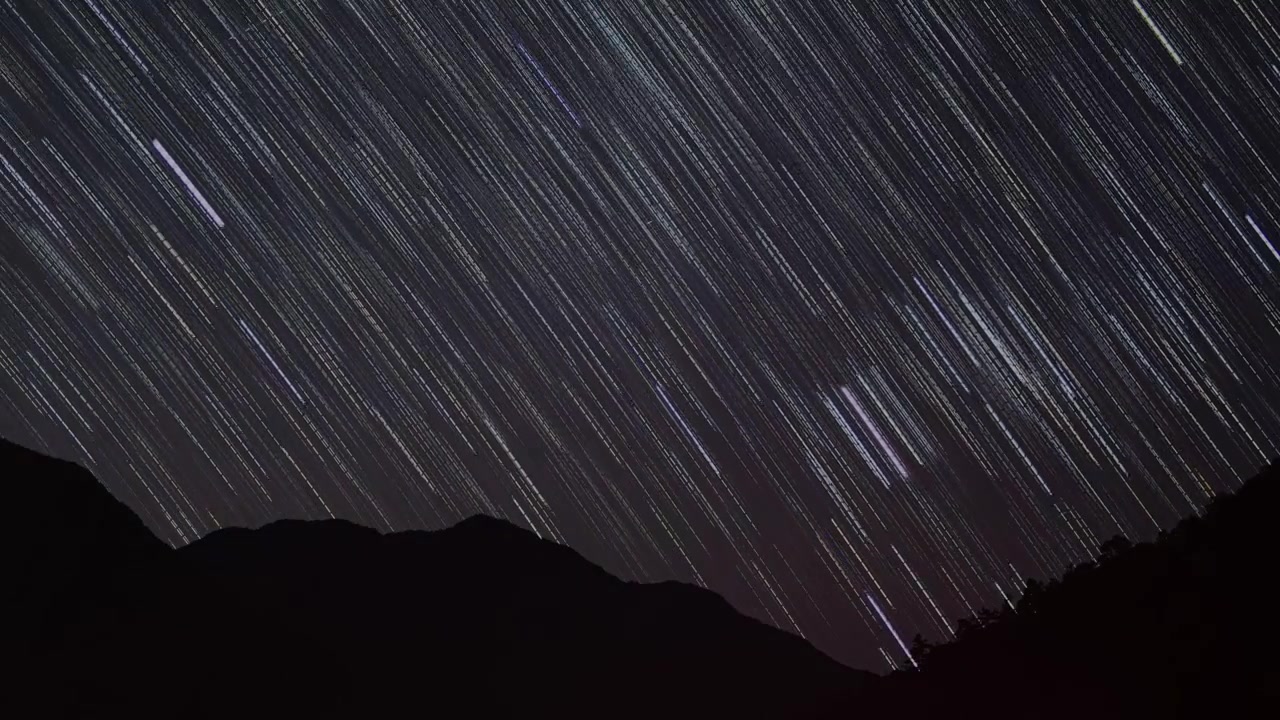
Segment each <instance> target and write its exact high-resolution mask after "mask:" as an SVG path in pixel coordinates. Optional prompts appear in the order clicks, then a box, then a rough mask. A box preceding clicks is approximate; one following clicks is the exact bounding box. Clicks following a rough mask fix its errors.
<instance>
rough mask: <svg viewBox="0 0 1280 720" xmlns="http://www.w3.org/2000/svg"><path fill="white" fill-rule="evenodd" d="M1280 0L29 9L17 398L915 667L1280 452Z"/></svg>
mask: <svg viewBox="0 0 1280 720" xmlns="http://www.w3.org/2000/svg"><path fill="white" fill-rule="evenodd" d="M1277 7H1280V6H1276V5H1275V4H1273V3H1264V2H1258V1H1257V0H1231V1H1229V2H1228V1H1226V0H1222V1H1220V2H1218V1H1215V2H1209V3H1203V4H1201V3H1190V2H1176V1H1174V0H1143V2H1141V3H1139V2H1136V1H1135V2H1132V3H1120V2H1104V1H1102V0H1096V1H1092V2H1091V1H1086V0H1081V1H1080V2H1072V3H1044V2H1039V1H1036V0H1000V1H998V2H992V3H986V4H978V5H975V4H972V3H967V2H958V1H955V0H950V1H949V0H911V1H909V2H864V3H844V2H780V1H775V0H766V1H764V2H754V3H747V2H739V1H737V0H728V1H726V2H718V3H692V2H679V1H673V2H653V3H648V2H645V3H641V2H618V3H603V4H596V3H587V2H570V3H559V2H554V3H532V2H512V3H496V2H480V1H469V2H459V3H430V4H412V3H401V2H364V1H361V0H346V1H344V2H338V1H336V0H335V1H334V2H327V1H326V2H304V3H288V4H273V3H259V2H231V1H227V2H213V1H208V2H197V1H195V0H178V1H177V2H171V3H131V2H123V1H120V0H117V1H109V0H92V1H90V0H85V2H83V3H80V2H68V3H28V2H11V3H6V4H4V5H3V6H2V7H0V28H3V30H0V82H3V85H4V88H5V92H3V93H0V433H3V434H4V435H6V436H9V437H13V438H15V439H18V440H22V441H26V442H29V443H32V444H35V445H39V446H42V447H44V448H46V449H49V450H51V451H54V452H59V453H61V454H64V455H66V456H68V457H73V458H76V459H78V460H80V461H81V462H84V463H86V464H88V465H89V466H90V467H91V468H92V469H93V470H94V471H95V472H97V473H98V475H99V476H100V477H101V478H103V480H104V481H105V482H107V483H108V484H109V485H110V486H111V488H112V490H113V491H114V492H115V493H117V495H119V496H120V497H121V498H122V499H124V500H126V501H127V502H128V503H129V504H130V505H131V506H133V507H134V508H136V509H137V510H138V512H139V513H140V514H141V515H142V516H143V517H144V518H145V519H146V520H147V522H148V523H149V524H150V525H151V526H152V527H153V528H155V529H156V531H157V532H159V533H160V534H161V535H162V536H164V537H165V538H167V539H169V540H170V541H172V542H175V543H182V542H187V541H190V540H192V539H194V538H196V537H198V536H199V535H201V534H203V533H206V532H209V531H211V530H213V529H215V528H217V527H221V526H225V525H232V524H242V525H243V524H247V525H256V524H260V523H263V522H265V521H267V520H269V519H273V518H276V517H281V516H294V517H329V516H334V515H336V516H340V517H345V518H349V519H352V520H356V521H358V522H362V523H365V524H369V525H372V526H375V527H379V528H383V529H390V528H396V529H402V528H411V527H440V526H442V525H445V524H448V523H452V522H454V521H456V520H459V519H461V518H462V517H464V516H466V515H469V514H472V513H477V512H485V513H490V514H495V515H500V516H504V517H507V518H510V519H512V520H514V521H516V522H520V523H523V524H524V525H526V526H528V527H530V528H531V529H532V530H534V531H536V532H538V533H540V534H542V535H543V536H545V537H549V538H553V539H556V540H560V541H563V542H566V543H568V544H570V545H572V546H573V547H575V548H578V549H580V550H581V551H582V552H583V553H584V554H585V555H586V556H588V557H589V558H591V559H593V560H595V561H597V562H599V563H601V564H602V565H604V566H605V567H606V568H608V569H610V570H612V571H614V572H616V573H619V574H621V575H624V576H626V577H630V578H638V579H649V580H655V579H666V578H676V579H683V580H688V581H694V582H699V583H702V584H705V585H707V586H708V587H710V588H712V589H713V590H716V591H718V592H720V593H722V594H724V595H725V596H727V597H728V598H729V599H730V600H731V601H732V602H733V603H734V604H735V605H736V606H737V607H739V608H741V609H742V610H744V611H745V612H748V613H751V614H754V615H756V616H758V617H760V618H763V619H766V620H768V621H770V622H772V623H774V624H776V625H778V626H780V627H784V628H787V629H790V630H793V631H795V632H799V633H801V634H803V635H804V636H806V637H807V638H809V639H810V640H812V641H813V642H814V643H815V644H817V645H818V646H819V647H820V648H822V649H824V650H826V651H827V652H829V653H831V654H833V655H834V656H836V657H838V658H839V659H841V660H843V661H845V662H848V663H850V664H854V665H858V666H862V667H867V668H874V669H887V667H888V666H889V665H892V664H897V665H901V664H904V663H906V662H907V658H905V657H904V655H903V653H904V647H905V646H904V644H903V643H904V638H908V637H910V636H911V635H913V634H915V633H916V632H920V633H924V634H925V635H927V636H930V637H934V638H938V637H945V636H946V635H947V634H948V633H949V629H948V628H947V625H948V623H949V622H951V621H954V620H955V619H956V618H958V617H960V616H962V615H966V614H970V613H972V612H975V610H976V609H977V608H981V607H983V606H993V605H996V604H998V603H1002V602H1010V598H1011V596H1012V595H1016V593H1017V592H1018V589H1019V588H1020V587H1021V584H1022V579H1023V578H1024V577H1026V576H1041V577H1043V576H1049V575H1053V574H1055V573H1058V572H1061V570H1062V569H1063V568H1065V567H1067V566H1069V565H1070V564H1072V563H1075V562H1078V561H1081V560H1083V559H1085V558H1088V557H1089V556H1091V554H1092V553H1093V552H1094V549H1095V548H1096V547H1097V545H1098V543H1099V542H1100V541H1102V540H1105V539H1107V538H1109V537H1110V536H1112V535H1114V534H1116V533H1118V532H1125V533H1129V534H1130V535H1132V536H1137V537H1142V536H1150V535H1151V534H1153V533H1155V532H1156V531H1157V529H1158V528H1161V527H1167V526H1169V525H1171V524H1172V523H1173V522H1174V521H1175V520H1176V519H1178V518H1180V517H1182V516H1184V515H1186V514H1189V513H1192V512H1196V511H1198V510H1200V509H1202V508H1203V507H1204V506H1205V504H1206V502H1207V500H1208V499H1209V497H1210V496H1211V495H1212V494H1213V493H1215V492H1219V491H1225V490H1230V489H1232V488H1233V487H1234V486H1235V483H1236V482H1237V480H1236V478H1238V477H1240V476H1242V475H1247V474H1249V473H1250V472H1251V471H1252V470H1254V469H1255V468H1256V467H1257V466H1258V465H1259V464H1260V463H1262V462H1264V460H1265V459H1266V458H1267V457H1268V456H1269V455H1271V454H1272V453H1273V452H1274V451H1275V438H1276V437H1277V433H1278V432H1280V417H1278V416H1277V414H1276V411H1275V409H1274V408H1275V407H1276V406H1277V401H1280V385H1278V384H1277V382H1276V380H1275V376H1274V372H1273V368H1274V367H1275V366H1276V364H1277V362H1278V361H1280V342H1278V341H1280V313H1278V312H1277V302H1278V301H1280V287H1278V286H1277V275H1276V273H1277V270H1280V253H1278V252H1277V249H1276V246H1275V244H1274V243H1275V238H1276V237H1277V236H1280V226H1278V220H1280V215H1278V213H1277V207H1278V206H1277V199H1278V195H1280V180H1278V179H1277V175H1276V168H1277V167H1278V166H1280V162H1278V160H1280V158H1277V155H1278V151H1277V144H1276V142H1275V139H1276V138H1277V137H1280V58H1278V57H1277V49H1280V10H1278V9H1277ZM148 139H150V140H148Z"/></svg>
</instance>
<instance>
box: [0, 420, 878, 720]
mask: <svg viewBox="0 0 1280 720" xmlns="http://www.w3.org/2000/svg"><path fill="white" fill-rule="evenodd" d="M0 477H3V478H4V485H3V497H4V503H3V511H2V512H3V516H0V527H3V528H4V531H3V532H4V536H3V537H2V538H0V539H2V540H3V542H2V543H0V553H2V555H0V560H2V561H3V563H4V568H5V574H6V578H5V581H4V583H3V586H4V588H5V589H4V590H3V593H4V594H3V595H0V601H2V603H3V605H2V606H0V612H2V615H0V623H3V625H2V631H3V636H2V637H0V648H3V649H2V650H0V653H3V656H0V667H4V668H13V670H7V671H5V672H4V673H3V675H0V677H4V679H5V680H6V681H7V682H6V683H5V684H6V685H8V688H7V689H5V690H4V691H3V693H2V695H3V697H2V699H0V702H2V703H5V704H6V705H9V706H10V707H9V708H6V707H5V706H4V705H0V716H4V717H15V718H16V717H24V718H25V717H85V718H101V717H129V718H150V717H157V718H158V717H165V718H172V717H180V718H214V717H218V718H224V717H379V718H381V717H415V718H418V717H433V716H442V717H456V716H468V717H534V718H541V717H636V718H639V717H645V718H650V717H659V716H664V715H665V716H674V717H724V718H748V717H751V718H754V717H760V718H783V717H787V718H790V717H796V718H803V717H826V716H829V713H830V712H831V711H832V710H833V709H836V708H841V707H848V706H849V702H848V698H849V697H850V696H851V695H852V694H854V693H856V692H857V691H858V690H859V689H860V688H861V687H863V686H864V685H865V684H866V683H868V682H869V681H870V680H872V679H874V676H873V675H871V674H870V673H864V672H860V671H856V670H852V669H849V668H847V667H845V666H843V665H840V664H839V663H836V662H835V661H834V660H831V659H830V658H828V657H827V656H825V655H823V654H822V653H820V652H818V651H817V650H816V649H814V648H813V647H812V646H811V645H809V644H808V643H807V642H805V641H804V640H802V639H800V638H798V637H795V636H793V635H790V634H787V633H785V632H783V631H781V630H778V629H776V628H773V627H770V626H768V625H765V624H763V623H760V622H758V621H756V620H754V619H751V618H748V617H746V616H744V615H742V614H740V613H738V612H737V611H735V610H734V609H733V608H732V607H731V606H730V605H729V604H728V603H727V602H725V601H724V600H723V599H722V598H720V597H719V596H718V595H715V594H714V593H711V592H710V591H707V590H704V589H701V588H697V587H694V586H691V585H685V584H681V583H675V582H667V583H657V584H640V583H630V582H624V581H622V580H619V579H618V578H615V577H613V576H612V575H610V574H608V573H607V572H605V571H604V570H602V569H601V568H599V567H597V566H595V565H593V564H591V563H590V562H588V561H586V560H585V559H583V558H582V557H581V556H580V555H578V554H577V553H576V552H574V551H573V550H571V549H569V548H567V547H564V546H561V545H557V544H555V543H552V542H549V541H545V540H543V539H541V538H538V537H537V536H535V535H534V534H532V533H530V532H527V531H525V530H523V529H521V528H519V527H517V526H515V525H512V524H510V523H508V522H505V521H502V520H497V519H494V518H489V517H481V516H478V517H473V518H470V519H468V520H465V521H463V522H461V523H459V524H457V525H455V526H453V527H451V528H447V529H444V530H440V531H435V532H401V533H391V534H381V533H379V532H377V531H375V530H371V529H369V528H365V527H361V526H358V525H354V524H352V523H348V522H345V521H340V520H331V521H318V522H315V521H310V522H304V521H289V520H285V521H279V522H275V523H272V524H270V525H267V526H265V527H262V528H260V529H257V530H245V529H226V530H220V531H217V532H214V533H211V534H209V535H208V536H206V537H204V538H202V539H200V540H198V541H196V542H194V543H192V544H190V545H188V546H185V547H183V548H180V549H176V550H175V549H172V548H170V547H168V546H167V545H165V544H164V543H162V542H160V541H159V540H158V539H156V538H155V536H154V535H152V534H151V533H150V532H149V531H148V530H147V529H146V527H145V526H144V525H143V523H142V522H141V521H140V520H139V519H138V518H137V517H136V516H135V515H134V514H133V513H132V512H131V511H129V510H128V508H126V507H125V506H124V505H123V504H122V503H120V502H119V501H117V500H116V499H114V498H113V497H112V496H111V495H110V493H108V492H107V491H106V490H105V489H104V488H103V487H102V486H101V485H100V484H99V483H98V482H97V480H96V479H95V478H94V477H93V476H92V475H91V474H90V473H89V472H88V471H86V470H84V469H83V468H80V467H79V466H77V465H74V464H72V463H68V462H64V461H61V460H56V459H53V458H50V457H46V456H44V455H41V454H39V453H36V452H33V451H31V450H27V449H25V448H22V447H19V446H17V445H14V444H12V443H8V442H5V441H0Z"/></svg>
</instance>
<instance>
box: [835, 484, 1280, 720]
mask: <svg viewBox="0 0 1280 720" xmlns="http://www.w3.org/2000/svg"><path fill="white" fill-rule="evenodd" d="M1278 550H1280V460H1277V461H1274V462H1272V464H1271V465H1270V466H1269V467H1266V468H1263V470H1262V471H1261V472H1260V473H1259V474H1258V475H1257V476H1255V477H1253V478H1252V479H1250V480H1249V481H1247V482H1246V483H1245V484H1244V486H1243V487H1242V488H1241V489H1240V490H1238V491H1237V492H1236V493H1234V494H1232V495H1223V496H1219V497H1217V498H1215V499H1214V500H1213V502H1212V503H1211V504H1210V506H1209V508H1208V509H1207V510H1206V512H1205V513H1203V514H1202V515H1200V516H1198V517H1189V518H1187V519H1185V520H1183V521H1182V522H1181V523H1179V524H1178V525H1177V526H1176V527H1175V528H1174V529H1173V530H1171V531H1168V532H1161V533H1160V535H1159V536H1158V537H1157V539H1156V540H1155V541H1154V542H1149V543H1142V544H1139V545H1132V544H1130V543H1129V542H1128V541H1127V540H1125V539H1124V538H1122V537H1117V538H1115V539H1113V540H1111V541H1109V542H1107V543H1104V544H1103V546H1102V547H1101V548H1100V552H1099V555H1098V558H1097V560H1096V561H1094V562H1090V563H1086V564H1083V565H1079V566H1077V567H1075V568H1073V569H1071V570H1070V571H1068V572H1067V573H1066V574H1065V575H1064V576H1063V578H1062V579H1061V580H1055V581H1052V582H1050V583H1049V584H1048V585H1042V584H1040V583H1039V582H1036V581H1029V582H1028V584H1027V587H1026V588H1025V590H1024V592H1023V595H1022V597H1021V598H1020V599H1019V601H1018V602H1017V604H1016V606H1015V608H1009V607H1006V608H1004V609H1003V610H1000V611H985V612H984V613H982V614H981V615H979V616H978V617H975V618H969V619H967V620H965V621H962V622H961V623H960V625H959V629H958V632H957V638H956V640H954V641H953V642H950V643H948V644H945V645H941V646H930V645H928V644H927V643H923V642H922V641H921V640H920V639H919V638H917V640H916V648H915V652H914V654H915V655H916V656H917V659H918V661H919V664H920V668H921V669H920V670H919V671H914V670H913V671H906V672H899V673H894V674H893V675H890V676H889V677H887V678H885V679H884V680H882V681H877V682H876V683H874V684H873V685H872V687H871V691H870V692H869V693H866V694H863V695H862V696H861V697H860V698H859V707H860V708H862V709H863V710H864V711H867V712H870V713H873V714H875V715H877V716H879V715H883V716H885V717H891V716H896V717H1037V718H1090V719H1091V720H1096V719H1097V718H1159V719H1165V718H1254V717H1258V718H1275V717H1280V657H1278V655H1277V653H1278V652H1280V645H1278V644H1277V641H1280V614H1278V613H1277V611H1278V610H1280V605H1278V603H1277V595H1276V593H1277V591H1278V590H1280V585H1277V584H1276V580H1275V575H1276V570H1277V568H1280V556H1278V555H1277V551H1278Z"/></svg>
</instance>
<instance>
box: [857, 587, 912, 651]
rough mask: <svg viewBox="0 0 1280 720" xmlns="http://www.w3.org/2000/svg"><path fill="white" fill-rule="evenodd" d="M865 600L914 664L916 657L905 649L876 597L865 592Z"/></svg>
mask: <svg viewBox="0 0 1280 720" xmlns="http://www.w3.org/2000/svg"><path fill="white" fill-rule="evenodd" d="M867 601H868V602H870V603H871V607H873V608H875V611H876V614H877V615H879V616H880V622H882V623H884V626H885V627H886V628H888V629H889V633H890V634H891V635H893V639H894V640H897V641H898V647H900V648H902V652H903V654H905V655H906V656H907V659H908V660H910V661H911V664H912V665H915V664H916V659H915V658H913V657H911V651H910V650H908V649H907V645H906V643H904V642H902V638H901V637H899V635H898V631H897V630H895V629H894V628H893V623H891V622H889V618H887V617H885V614H884V611H883V610H881V609H880V603H878V602H876V599H875V598H874V597H872V595H871V593H867ZM917 667H919V666H917Z"/></svg>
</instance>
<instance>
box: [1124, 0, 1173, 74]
mask: <svg viewBox="0 0 1280 720" xmlns="http://www.w3.org/2000/svg"><path fill="white" fill-rule="evenodd" d="M1133 8H1134V9H1135V10H1137V11H1138V14H1139V15H1141V16H1142V21H1143V22H1145V23H1146V24H1147V27H1149V28H1151V32H1153V33H1155V34H1156V39H1158V40H1159V41H1160V44H1161V45H1163V46H1164V49H1165V50H1166V51H1167V52H1168V53H1169V55H1170V57H1172V58H1173V61H1174V62H1176V63H1178V64H1179V65H1181V64H1182V56H1181V55H1179V54H1178V51H1177V50H1174V49H1173V43H1170V42H1169V38H1167V37H1165V34H1164V31H1163V30H1161V29H1160V26H1159V25H1156V21H1155V20H1154V19H1153V18H1152V17H1151V16H1150V15H1148V14H1147V9H1146V8H1144V7H1142V3H1140V2H1138V0H1133Z"/></svg>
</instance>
